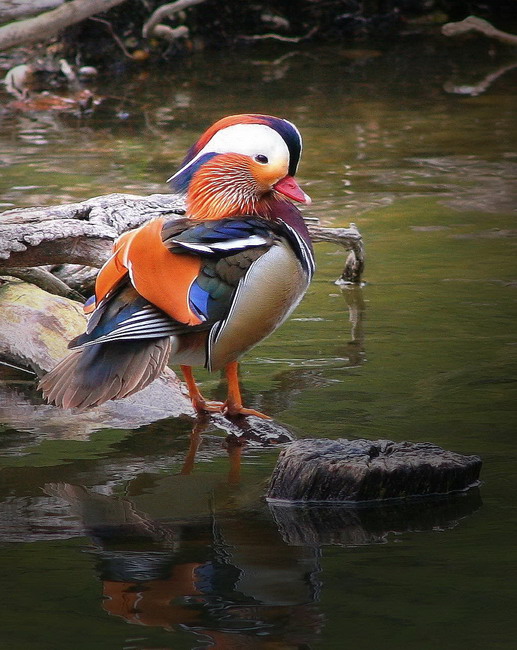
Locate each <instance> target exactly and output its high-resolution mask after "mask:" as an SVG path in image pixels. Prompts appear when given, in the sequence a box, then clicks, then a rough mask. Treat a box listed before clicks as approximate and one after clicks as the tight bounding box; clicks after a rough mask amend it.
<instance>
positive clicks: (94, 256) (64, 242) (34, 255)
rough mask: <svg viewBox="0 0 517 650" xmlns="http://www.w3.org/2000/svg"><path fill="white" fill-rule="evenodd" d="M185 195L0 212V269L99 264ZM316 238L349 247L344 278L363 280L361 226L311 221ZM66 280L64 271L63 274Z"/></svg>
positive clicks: (117, 197) (180, 207)
mask: <svg viewBox="0 0 517 650" xmlns="http://www.w3.org/2000/svg"><path fill="white" fill-rule="evenodd" d="M184 208H185V206H184V203H183V200H182V198H181V197H179V196H177V195H174V194H152V195H150V196H136V195H131V194H108V195H106V196H98V197H95V198H92V199H88V200H86V201H82V202H80V203H70V204H65V205H59V206H50V207H38V208H19V209H14V210H7V211H6V212H3V213H1V214H0V275H2V274H3V273H2V268H13V267H16V268H20V267H22V268H26V267H32V266H46V265H56V264H57V265H59V264H80V265H87V266H93V267H96V268H100V267H101V266H102V265H103V264H104V262H105V261H106V260H107V259H108V257H109V256H110V254H111V247H112V244H113V241H114V240H115V239H116V238H117V237H118V236H119V235H121V234H122V233H123V232H125V231H126V230H131V229H132V228H136V227H138V226H140V225H141V224H142V223H144V222H145V221H148V220H149V219H152V218H154V217H160V216H165V217H167V218H171V219H172V218H174V217H175V216H176V217H178V218H179V217H180V216H182V215H183V214H184ZM308 227H309V232H310V233H311V236H312V238H313V241H315V242H330V243H333V244H337V245H339V246H342V247H343V248H345V249H346V250H349V251H351V252H350V254H349V256H348V258H347V261H346V263H345V269H344V271H343V274H342V276H341V280H342V281H345V282H360V280H361V276H362V273H363V270H364V247H363V243H362V237H361V234H360V232H359V231H358V229H357V227H356V226H355V225H354V224H351V226H350V228H322V227H320V226H315V225H311V224H309V225H308ZM60 277H61V280H63V281H64V282H66V273H64V274H61V276H60Z"/></svg>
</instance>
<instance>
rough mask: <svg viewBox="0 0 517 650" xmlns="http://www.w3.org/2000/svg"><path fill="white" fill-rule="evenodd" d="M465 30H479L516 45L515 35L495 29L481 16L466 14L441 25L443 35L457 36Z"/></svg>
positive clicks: (490, 36)
mask: <svg viewBox="0 0 517 650" xmlns="http://www.w3.org/2000/svg"><path fill="white" fill-rule="evenodd" d="M467 32H479V33H481V34H484V35H485V36H488V38H495V39H496V40H498V41H501V42H502V43H507V44H508V45H517V36H516V35H515V34H509V33H508V32H502V31H501V30H500V29H496V28H495V27H494V26H493V25H491V24H490V23H489V22H488V21H486V20H483V18H478V17H477V16H468V17H467V18H465V20H461V21H460V22H457V23H446V24H445V25H443V26H442V34H443V35H444V36H459V35H460V34H466V33H467Z"/></svg>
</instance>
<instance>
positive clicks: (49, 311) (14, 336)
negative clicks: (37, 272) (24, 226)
mask: <svg viewBox="0 0 517 650" xmlns="http://www.w3.org/2000/svg"><path fill="white" fill-rule="evenodd" d="M85 327H86V317H85V316H84V314H83V310H82V306H81V305H80V304H79V303H78V302H74V301H73V300H69V299H68V298H63V297H61V296H55V295H53V294H50V293H47V292H46V291H43V289H40V288H39V287H37V286H35V285H34V284H29V283H27V282H21V281H19V280H9V281H8V282H5V283H3V284H1V285H0V358H2V359H4V360H6V361H8V362H11V363H15V364H21V365H22V366H27V367H29V368H31V369H32V370H34V372H35V373H36V374H37V375H38V376H41V375H43V374H44V373H45V372H48V371H49V370H51V369H52V368H53V367H54V366H55V365H56V363H57V362H58V361H59V360H60V359H62V358H63V357H64V356H65V355H66V354H68V352H69V350H68V347H67V346H68V342H69V341H70V340H71V339H73V338H74V336H77V335H78V334H81V332H84V329H85Z"/></svg>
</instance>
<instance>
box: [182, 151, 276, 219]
mask: <svg viewBox="0 0 517 650" xmlns="http://www.w3.org/2000/svg"><path fill="white" fill-rule="evenodd" d="M286 172H287V168H286V165H277V166H275V167H273V166H272V165H261V164H260V163H257V162H255V161H254V160H252V159H251V158H249V156H245V155H243V154H237V153H224V154H218V155H217V156H215V157H214V158H213V159H212V160H210V161H208V162H207V163H205V164H204V165H202V167H200V169H199V170H198V171H197V172H196V173H195V174H194V176H193V178H192V181H191V183H190V186H189V189H188V193H187V213H188V215H189V217H190V218H191V219H196V220H199V221H204V220H211V219H224V218H226V217H235V216H240V215H244V214H249V215H262V213H263V212H264V209H263V208H264V206H263V204H264V202H265V201H266V197H267V196H268V195H269V194H270V192H271V190H272V186H273V184H274V183H275V182H276V181H278V180H279V179H280V178H282V176H284V175H285V173H286Z"/></svg>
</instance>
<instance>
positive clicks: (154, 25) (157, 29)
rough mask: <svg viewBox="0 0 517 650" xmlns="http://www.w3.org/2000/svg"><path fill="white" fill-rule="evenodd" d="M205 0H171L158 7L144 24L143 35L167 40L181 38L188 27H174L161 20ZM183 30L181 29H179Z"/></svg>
mask: <svg viewBox="0 0 517 650" xmlns="http://www.w3.org/2000/svg"><path fill="white" fill-rule="evenodd" d="M202 2H205V0H176V2H169V3H168V4H166V5H162V6H161V7H158V9H156V11H154V12H153V13H152V14H151V17H150V18H149V20H148V21H147V22H146V23H145V24H144V26H143V28H142V36H143V37H144V38H152V37H153V36H154V37H155V38H165V39H166V40H171V37H172V38H173V40H175V39H176V38H179V37H180V36H185V35H186V34H187V33H188V32H185V30H186V29H187V28H186V27H183V28H181V27H178V28H176V29H173V28H172V27H168V26H167V25H160V24H159V23H161V21H162V20H163V19H164V18H171V17H172V16H173V15H174V14H177V13H178V12H179V11H183V10H184V9H188V8H189V7H194V6H195V5H199V4H201V3H202ZM179 30H181V31H179Z"/></svg>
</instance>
